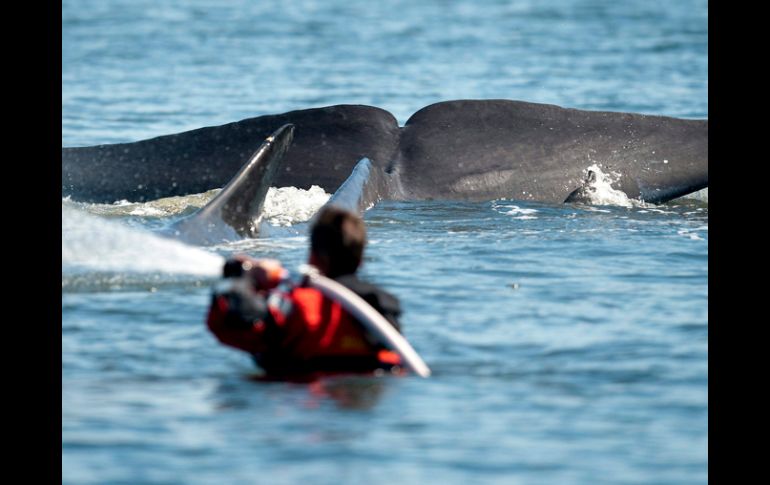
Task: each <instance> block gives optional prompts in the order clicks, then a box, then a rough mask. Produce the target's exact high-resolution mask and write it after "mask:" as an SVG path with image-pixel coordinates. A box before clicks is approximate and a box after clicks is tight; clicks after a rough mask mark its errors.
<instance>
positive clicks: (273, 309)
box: [207, 275, 401, 374]
mask: <svg viewBox="0 0 770 485" xmlns="http://www.w3.org/2000/svg"><path fill="white" fill-rule="evenodd" d="M338 282H340V283H342V284H343V285H345V286H347V287H348V288H350V289H351V290H353V291H354V292H356V293H358V294H359V296H361V297H362V298H364V299H365V300H367V301H368V302H369V303H370V304H372V306H374V307H375V309H377V310H378V311H380V313H382V314H383V316H385V317H386V318H387V319H388V320H389V321H390V322H391V323H392V324H394V326H395V327H396V329H398V328H399V325H398V321H397V317H398V315H399V314H400V307H399V305H398V300H396V299H395V297H393V296H392V295H390V294H388V293H386V292H384V291H382V290H380V289H379V288H377V287H375V286H373V285H370V284H368V283H364V282H362V281H360V280H358V279H356V278H355V277H354V276H352V275H348V276H344V277H341V278H338ZM244 299H251V301H248V302H244ZM244 303H246V304H244ZM207 324H208V327H209V329H210V330H211V332H212V333H213V334H214V335H215V336H216V337H217V338H218V339H219V340H220V341H221V342H222V343H224V344H226V345H229V346H231V347H235V348H238V349H241V350H243V351H246V352H248V353H250V354H252V355H253V356H254V357H255V360H256V362H257V363H258V364H259V365H260V366H261V367H262V368H263V369H264V370H265V371H266V372H267V373H268V374H303V373H309V372H318V371H322V372H340V371H342V372H366V371H372V370H375V369H380V368H384V369H389V368H392V367H393V366H396V365H399V364H400V363H401V361H400V358H399V357H398V355H397V354H396V353H394V352H390V351H387V350H385V349H384V348H383V347H382V346H380V345H379V344H377V343H376V342H374V341H372V339H371V337H370V336H369V335H368V334H367V332H366V331H365V329H364V327H363V326H362V325H361V324H360V323H359V322H358V321H356V320H355V319H354V318H353V317H352V316H350V315H349V314H348V313H347V311H345V310H344V309H343V308H342V306H341V305H340V304H339V303H337V302H334V301H332V300H329V299H328V298H326V297H324V296H323V295H322V294H321V293H320V292H319V291H318V290H315V289H313V288H305V287H293V288H289V289H288V290H279V289H276V290H273V291H271V292H269V293H264V292H263V293H254V292H251V294H250V295H241V294H239V295H236V294H234V293H221V294H215V295H214V298H213V301H212V304H211V308H210V310H209V315H208V319H207Z"/></svg>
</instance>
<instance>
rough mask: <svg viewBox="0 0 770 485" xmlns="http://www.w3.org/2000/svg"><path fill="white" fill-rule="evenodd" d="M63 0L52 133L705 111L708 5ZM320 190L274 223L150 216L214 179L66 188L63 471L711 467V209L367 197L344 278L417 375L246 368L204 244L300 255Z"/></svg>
mask: <svg viewBox="0 0 770 485" xmlns="http://www.w3.org/2000/svg"><path fill="white" fill-rule="evenodd" d="M221 3H222V2H212V1H211V0H196V1H184V2H182V1H178V2H176V1H166V2H149V1H144V0H139V1H136V0H134V1H131V2H129V1H111V2H97V1H87V0H77V1H65V2H63V3H62V19H63V24H62V47H63V49H62V65H63V71H62V145H63V146H75V145H89V144H97V143H112V142H119V141H132V140H138V139H142V138H148V137H152V136H157V135H162V134H168V133H172V132H177V131H181V130H185V129H193V128H198V127H201V126H211V125H216V124H221V123H226V122H230V121H235V120H238V119H242V118H246V117H251V116H258V115H261V114H270V113H280V112H284V111H288V110H291V109H301V108H307V107H312V106H323V105H330V104H335V103H362V104H371V105H376V106H380V107H382V108H385V109H387V110H389V111H391V112H392V113H394V115H395V116H396V117H397V119H398V120H399V121H400V122H401V123H403V122H405V121H406V119H407V118H408V117H409V116H410V115H411V114H412V113H413V112H414V111H416V110H417V109H419V108H421V107H423V106H425V105H427V104H429V103H432V102H435V101H440V100H446V99H459V98H506V99H521V100H526V101H534V102H546V103H554V104H559V105H562V106H566V107H574V108H584V109H607V110H617V111H634V112H643V113H651V114H662V115H671V116H680V117H687V118H705V117H708V104H707V99H706V97H707V90H708V79H707V67H708V60H707V36H708V30H707V13H708V12H707V4H706V2H704V1H694V0H693V1H688V2H673V4H671V3H670V2H651V1H644V2H642V1H638V2H636V1H632V2H622V3H618V2H611V1H583V2H579V1H566V0H556V1H551V2H535V1H524V2H475V1H470V0H468V1H457V2H441V1H425V2H407V1H393V2H387V3H386V2H380V3H378V2H350V1H336V0H330V1H324V2H320V1H319V2H314V1H309V0H307V1H294V2H269V1H263V2H246V1H244V2H237V1H234V2H227V3H226V4H225V5H221ZM328 195H329V194H324V193H323V192H322V191H320V192H319V191H318V190H315V191H310V192H304V191H294V190H292V189H282V190H281V191H272V192H271V195H270V199H269V200H268V203H267V204H266V207H267V208H268V210H269V211H270V213H269V222H268V224H267V225H265V226H264V229H265V232H266V233H267V235H268V236H269V237H267V238H262V239H257V240H245V241H240V242H237V243H231V244H223V245H220V246H215V247H209V248H190V247H185V246H181V245H178V244H177V243H176V242H174V241H170V240H165V239H160V238H158V237H157V236H156V234H155V232H153V231H156V230H157V229H159V228H161V227H163V226H165V225H167V224H169V223H170V222H171V221H173V220H175V219H176V218H178V217H181V216H183V215H185V214H188V213H190V212H192V211H194V210H195V208H197V207H200V206H201V205H202V204H203V203H205V201H206V200H207V199H208V198H210V197H211V196H213V193H208V194H202V195H198V196H191V197H183V198H172V199H166V200H162V201H156V202H152V203H149V204H132V203H130V202H122V203H119V204H116V205H88V204H80V203H77V202H72V201H69V200H63V201H62V231H63V232H62V261H63V268H62V478H63V483H77V484H80V483H98V484H103V483H131V484H140V483H141V484H144V483H185V484H188V483H189V484H205V483H270V484H273V483H276V484H283V483H289V484H293V483H302V482H308V483H319V484H325V483H329V484H331V483H334V484H338V483H386V482H387V483H390V482H394V481H395V482H400V483H504V484H511V483H526V484H530V483H543V484H550V483H613V484H616V483H705V482H706V481H707V478H708V477H707V466H708V455H707V445H708V423H707V418H708V399H707V397H708V395H707V379H708V365H707V358H708V310H707V303H708V283H707V279H708V202H707V194H706V195H705V201H703V200H683V201H677V202H674V203H669V204H666V205H662V206H646V205H644V204H638V203H633V201H620V202H618V201H612V203H613V205H599V206H593V207H587V206H571V205H564V206H559V205H547V204H536V203H531V202H521V201H515V200H495V201H487V202H480V203H460V202H446V201H432V202H419V203H416V202H386V203H381V204H379V205H377V206H376V207H375V208H373V209H372V210H370V211H369V212H367V213H366V216H365V219H366V222H367V225H368V227H369V234H370V240H371V243H370V245H369V247H368V250H367V254H366V256H365V262H364V267H363V268H362V273H363V276H364V277H365V278H367V279H370V280H372V281H374V282H376V283H378V284H380V285H382V286H383V287H385V288H387V289H388V290H390V291H391V292H393V293H394V294H396V295H398V296H399V298H400V299H401V301H402V304H403V307H404V309H405V314H404V317H403V321H402V324H403V326H404V329H405V333H406V335H407V337H408V338H409V340H410V342H411V343H412V344H413V346H414V347H415V348H416V349H417V350H418V352H419V353H420V354H421V355H422V356H423V358H424V359H425V360H426V362H427V363H428V365H429V366H430V367H431V369H432V370H433V373H434V375H433V377H432V378H430V379H428V380H421V379H417V378H414V377H409V378H361V377H355V378H353V377H347V378H335V379H327V380H322V381H319V382H316V383H314V384H310V385H308V384H289V383H270V384H266V383H263V382H256V381H254V380H253V379H252V378H251V377H252V376H253V375H254V368H253V365H252V363H251V361H250V359H249V358H248V357H247V356H245V355H242V354H240V353H238V352H236V351H232V350H230V349H227V348H225V347H222V346H220V345H218V344H217V342H216V341H215V339H214V338H213V337H212V336H211V335H210V334H209V333H208V332H207V331H206V329H205V325H204V323H203V320H204V317H205V311H206V307H207V304H208V300H209V291H210V290H209V288H210V285H211V284H212V283H213V282H214V281H215V276H214V275H215V273H216V272H217V271H218V265H219V262H220V261H221V257H222V256H226V255H228V254H232V253H234V252H246V253H248V254H251V255H254V256H264V257H275V258H279V259H281V260H282V261H284V263H285V264H286V266H287V267H289V268H296V267H297V265H299V264H300V263H302V262H304V260H305V259H306V257H307V249H306V245H307V244H306V229H307V226H306V224H305V223H304V222H303V221H305V220H307V218H308V217H309V216H310V215H311V214H312V212H313V210H314V208H316V207H318V206H319V205H320V204H322V203H323V201H324V200H325V197H328Z"/></svg>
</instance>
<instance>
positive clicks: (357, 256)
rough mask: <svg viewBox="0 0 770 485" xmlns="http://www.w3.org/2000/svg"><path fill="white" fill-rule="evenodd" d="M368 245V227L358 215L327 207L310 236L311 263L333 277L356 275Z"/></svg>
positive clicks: (323, 209) (319, 216)
mask: <svg viewBox="0 0 770 485" xmlns="http://www.w3.org/2000/svg"><path fill="white" fill-rule="evenodd" d="M365 245H366V226H364V221H363V220H362V219H361V218H360V217H358V216H357V215H356V214H354V213H352V212H349V211H347V210H345V209H341V208H339V207H334V206H325V207H324V208H322V209H321V210H320V211H319V213H318V214H317V215H316V218H315V222H314V223H313V228H312V230H311V233H310V263H311V264H313V265H314V266H316V267H318V269H319V270H321V272H322V273H324V274H325V275H326V276H329V277H331V278H335V277H337V276H341V275H345V274H351V273H355V272H356V270H357V269H358V266H359V265H360V264H361V258H362V257H363V254H364V246H365Z"/></svg>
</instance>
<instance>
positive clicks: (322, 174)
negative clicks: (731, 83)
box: [62, 100, 708, 203]
mask: <svg viewBox="0 0 770 485" xmlns="http://www.w3.org/2000/svg"><path fill="white" fill-rule="evenodd" d="M286 123H291V124H293V125H295V127H296V131H295V137H294V142H293V144H292V146H291V148H290V149H289V151H288V153H287V154H286V159H285V160H284V163H283V166H282V167H281V169H280V172H279V174H278V175H277V177H276V179H275V185H277V186H295V187H300V188H309V187H310V186H311V185H320V186H321V187H323V188H324V190H326V191H327V192H334V191H335V190H336V189H337V188H338V187H339V186H340V184H342V182H343V181H345V179H346V178H347V177H348V175H349V174H350V173H351V171H352V169H353V167H354V166H355V165H356V163H357V162H358V161H359V160H360V159H361V158H364V157H366V158H369V159H370V160H371V162H372V165H373V167H374V169H375V170H376V171H377V172H378V173H381V174H382V176H379V177H380V178H384V179H385V180H387V187H386V189H384V190H383V191H382V192H383V193H382V198H385V199H397V200H425V199H451V200H490V199H496V198H503V197H504V198H510V199H519V200H533V201H541V202H551V203H562V202H564V201H565V200H567V198H568V197H569V196H570V194H571V193H573V192H574V191H575V190H577V189H578V188H580V187H581V186H582V185H583V183H584V181H585V180H586V176H587V169H588V167H590V166H591V165H594V164H596V165H597V166H599V167H600V168H601V170H602V171H603V172H604V173H605V174H612V175H614V176H615V179H616V180H615V182H614V183H613V187H614V188H616V189H619V190H622V191H623V192H625V193H626V194H627V195H628V196H629V197H630V198H635V199H642V200H645V201H648V202H654V203H659V202H665V201H667V200H670V199H673V198H676V197H680V196H682V195H686V194H688V193H691V192H694V191H697V190H700V189H702V188H705V187H707V186H708V120H685V119H678V118H671V117H665V116H652V115H642V114H634V113H618V112H600V111H586V110H576V109H567V108H561V107H558V106H554V105H546V104H537V103H527V102H522V101H511V100H460V101H445V102H441V103H436V104H433V105H430V106H427V107H425V108H423V109H421V110H420V111H418V112H417V113H415V114H414V115H413V116H412V117H411V118H410V119H409V120H408V121H407V122H406V124H405V125H404V126H403V127H399V126H398V124H397V122H396V120H395V118H394V117H393V116H392V115H391V114H390V113H388V112H387V111H384V110H382V109H379V108H375V107H371V106H360V105H337V106H329V107H326V108H314V109H307V110H299V111H291V112H288V113H285V114H280V115H269V116H261V117H258V118H250V119H246V120H242V121H239V122H235V123H230V124H226V125H222V126H216V127H208V128H201V129H198V130H192V131H187V132H184V133H179V134H175V135H167V136H162V137H158V138H153V139H150V140H144V141H139V142H135V143H123V144H114V145H100V146H94V147H81V148H62V195H63V196H67V195H69V196H70V197H71V198H72V199H74V200H82V201H90V202H112V201H115V200H120V199H128V200H132V201H144V200H151V199H156V198H159V197H166V196H171V195H184V194H189V193H200V192H204V191H206V190H209V189H212V188H216V187H221V186H223V185H224V184H225V183H227V182H228V180H230V178H231V177H232V176H233V174H234V173H236V172H237V171H238V169H239V168H240V166H241V165H242V164H243V162H244V160H246V159H247V158H248V156H249V155H250V154H251V153H253V151H254V150H255V149H256V148H257V147H258V146H259V144H260V143H261V142H262V141H263V140H264V139H265V137H266V136H268V135H269V134H270V133H272V132H273V131H274V130H275V129H277V128H278V127H280V126H281V125H283V124H286Z"/></svg>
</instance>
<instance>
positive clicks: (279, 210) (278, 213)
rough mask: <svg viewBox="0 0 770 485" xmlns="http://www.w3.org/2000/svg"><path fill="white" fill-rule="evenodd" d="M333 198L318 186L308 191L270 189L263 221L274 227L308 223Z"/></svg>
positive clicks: (286, 188)
mask: <svg viewBox="0 0 770 485" xmlns="http://www.w3.org/2000/svg"><path fill="white" fill-rule="evenodd" d="M329 197H331V194H327V193H326V192H324V190H323V189H322V188H321V187H319V186H318V185H313V186H311V187H310V188H309V189H308V190H302V189H298V188H296V187H280V188H275V187H270V189H269V190H268V191H267V197H265V206H264V208H263V209H262V213H263V220H264V221H266V222H267V223H269V224H271V225H274V226H291V225H294V224H297V223H301V222H307V221H308V220H310V218H311V217H313V215H314V214H315V213H316V212H318V209H320V208H321V206H323V205H324V204H325V203H326V202H327V201H328V200H329Z"/></svg>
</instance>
